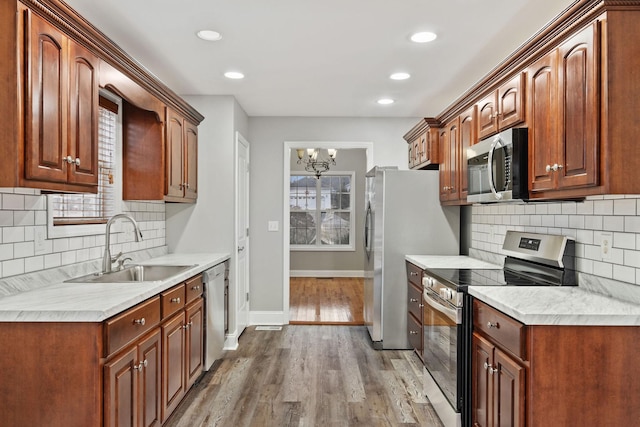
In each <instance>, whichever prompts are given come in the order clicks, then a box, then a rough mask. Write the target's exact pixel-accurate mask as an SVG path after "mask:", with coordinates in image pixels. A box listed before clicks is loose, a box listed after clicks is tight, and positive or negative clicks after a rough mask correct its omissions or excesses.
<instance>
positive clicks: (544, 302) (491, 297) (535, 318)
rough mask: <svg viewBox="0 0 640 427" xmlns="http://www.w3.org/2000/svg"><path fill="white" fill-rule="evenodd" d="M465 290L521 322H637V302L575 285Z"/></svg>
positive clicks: (639, 311) (639, 312)
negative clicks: (619, 298)
mask: <svg viewBox="0 0 640 427" xmlns="http://www.w3.org/2000/svg"><path fill="white" fill-rule="evenodd" d="M469 293H470V294H471V295H473V296H474V297H476V298H477V299H479V300H481V301H484V302H485V303H487V304H489V305H490V306H492V307H494V308H496V309H498V310H500V311H502V312H503V313H505V314H508V315H509V316H511V317H513V318H514V319H517V320H519V321H520V322H522V323H524V324H525V325H576V326H580V325H584V326H639V325H640V305H638V304H634V303H632V302H626V301H622V300H618V299H615V298H611V297H609V296H606V295H602V294H598V293H595V292H591V291H588V290H584V289H582V288H580V287H578V286H564V287H559V286H469Z"/></svg>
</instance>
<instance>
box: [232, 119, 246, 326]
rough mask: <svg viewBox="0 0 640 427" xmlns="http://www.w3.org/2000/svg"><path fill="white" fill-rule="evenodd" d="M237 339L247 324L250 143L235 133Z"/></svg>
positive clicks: (238, 133)
mask: <svg viewBox="0 0 640 427" xmlns="http://www.w3.org/2000/svg"><path fill="white" fill-rule="evenodd" d="M235 142H236V143H235V145H236V177H235V179H236V219H235V223H236V226H235V236H236V237H235V243H236V254H235V258H236V262H235V265H236V274H235V279H236V280H235V281H236V286H235V290H236V295H235V298H234V299H233V300H235V302H236V304H235V305H236V310H235V315H236V319H235V320H236V321H235V324H236V337H239V336H240V335H241V334H242V332H243V331H244V329H245V328H246V327H247V324H248V323H249V252H250V250H249V244H250V240H249V171H250V169H249V142H248V141H247V140H246V139H245V138H244V137H243V136H242V135H241V134H240V132H236V141H235Z"/></svg>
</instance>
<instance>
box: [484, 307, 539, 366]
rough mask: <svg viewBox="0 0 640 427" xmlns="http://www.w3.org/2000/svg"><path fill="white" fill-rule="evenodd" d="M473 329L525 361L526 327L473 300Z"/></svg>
mask: <svg viewBox="0 0 640 427" xmlns="http://www.w3.org/2000/svg"><path fill="white" fill-rule="evenodd" d="M473 328H474V330H476V331H480V332H482V333H483V334H484V335H486V336H488V337H490V338H492V339H493V340H494V341H495V342H496V343H497V344H499V345H501V346H502V347H504V348H505V349H507V350H509V351H510V352H511V353H513V354H514V355H516V356H518V357H519V358H520V359H522V360H525V357H526V356H525V354H526V353H525V350H526V349H525V345H526V332H527V329H526V327H525V325H523V324H522V323H520V322H518V321H517V320H515V319H512V318H511V317H509V316H507V315H506V314H504V313H501V312H499V311H498V310H496V309H495V308H492V307H489V306H488V305H486V304H484V303H483V302H480V301H478V300H473Z"/></svg>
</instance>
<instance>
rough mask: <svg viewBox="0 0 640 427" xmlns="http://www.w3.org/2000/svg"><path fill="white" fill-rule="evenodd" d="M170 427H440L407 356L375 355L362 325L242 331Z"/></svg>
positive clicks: (413, 360)
mask: <svg viewBox="0 0 640 427" xmlns="http://www.w3.org/2000/svg"><path fill="white" fill-rule="evenodd" d="M167 425H168V426H170V427H198V426H202V427H204V426H223V427H227V426H228V427H236V426H259V427H282V426H336V427H337V426H363V427H364V426H366V427H372V426H429V427H431V426H433V427H440V426H442V424H441V423H440V420H439V419H438V417H437V415H436V414H435V412H434V411H433V408H432V406H431V404H430V403H429V402H428V400H427V399H426V397H425V396H424V395H423V393H422V364H421V362H420V360H419V359H418V357H417V356H416V355H415V354H414V353H413V352H412V351H406V350H402V351H396V350H383V351H377V350H374V349H373V348H372V347H371V341H370V339H369V336H368V334H367V330H366V328H365V327H364V326H302V325H289V326H284V327H283V329H282V330H281V331H257V330H255V327H250V328H247V330H246V331H245V332H244V334H243V335H242V336H241V337H240V346H239V348H238V350H236V351H228V352H225V354H224V356H223V359H222V361H221V362H219V363H218V362H217V368H216V369H215V370H213V371H209V372H208V373H207V374H205V375H204V376H203V377H202V379H201V380H200V381H199V382H198V383H197V384H196V385H195V386H194V387H193V389H192V390H191V391H190V392H189V394H188V395H187V397H186V398H185V400H184V401H183V402H182V404H181V405H180V407H178V409H177V411H176V413H175V414H174V416H173V417H172V418H171V419H170V420H169V422H168V424H167Z"/></svg>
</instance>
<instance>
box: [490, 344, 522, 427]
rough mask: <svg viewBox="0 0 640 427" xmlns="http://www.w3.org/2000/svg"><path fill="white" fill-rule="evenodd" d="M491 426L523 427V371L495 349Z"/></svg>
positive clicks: (509, 358)
mask: <svg viewBox="0 0 640 427" xmlns="http://www.w3.org/2000/svg"><path fill="white" fill-rule="evenodd" d="M493 366H494V369H495V370H494V374H493V387H494V390H493V396H494V398H493V416H494V419H493V425H494V426H500V427H502V426H505V427H523V426H524V425H525V424H524V404H525V400H524V396H525V390H524V385H525V384H524V383H525V377H524V375H525V371H524V368H523V367H522V366H520V365H519V364H518V363H517V362H515V361H514V360H513V359H512V358H511V357H509V356H507V355H506V354H505V353H503V352H502V351H500V349H498V348H496V349H495V350H494V354H493Z"/></svg>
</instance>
